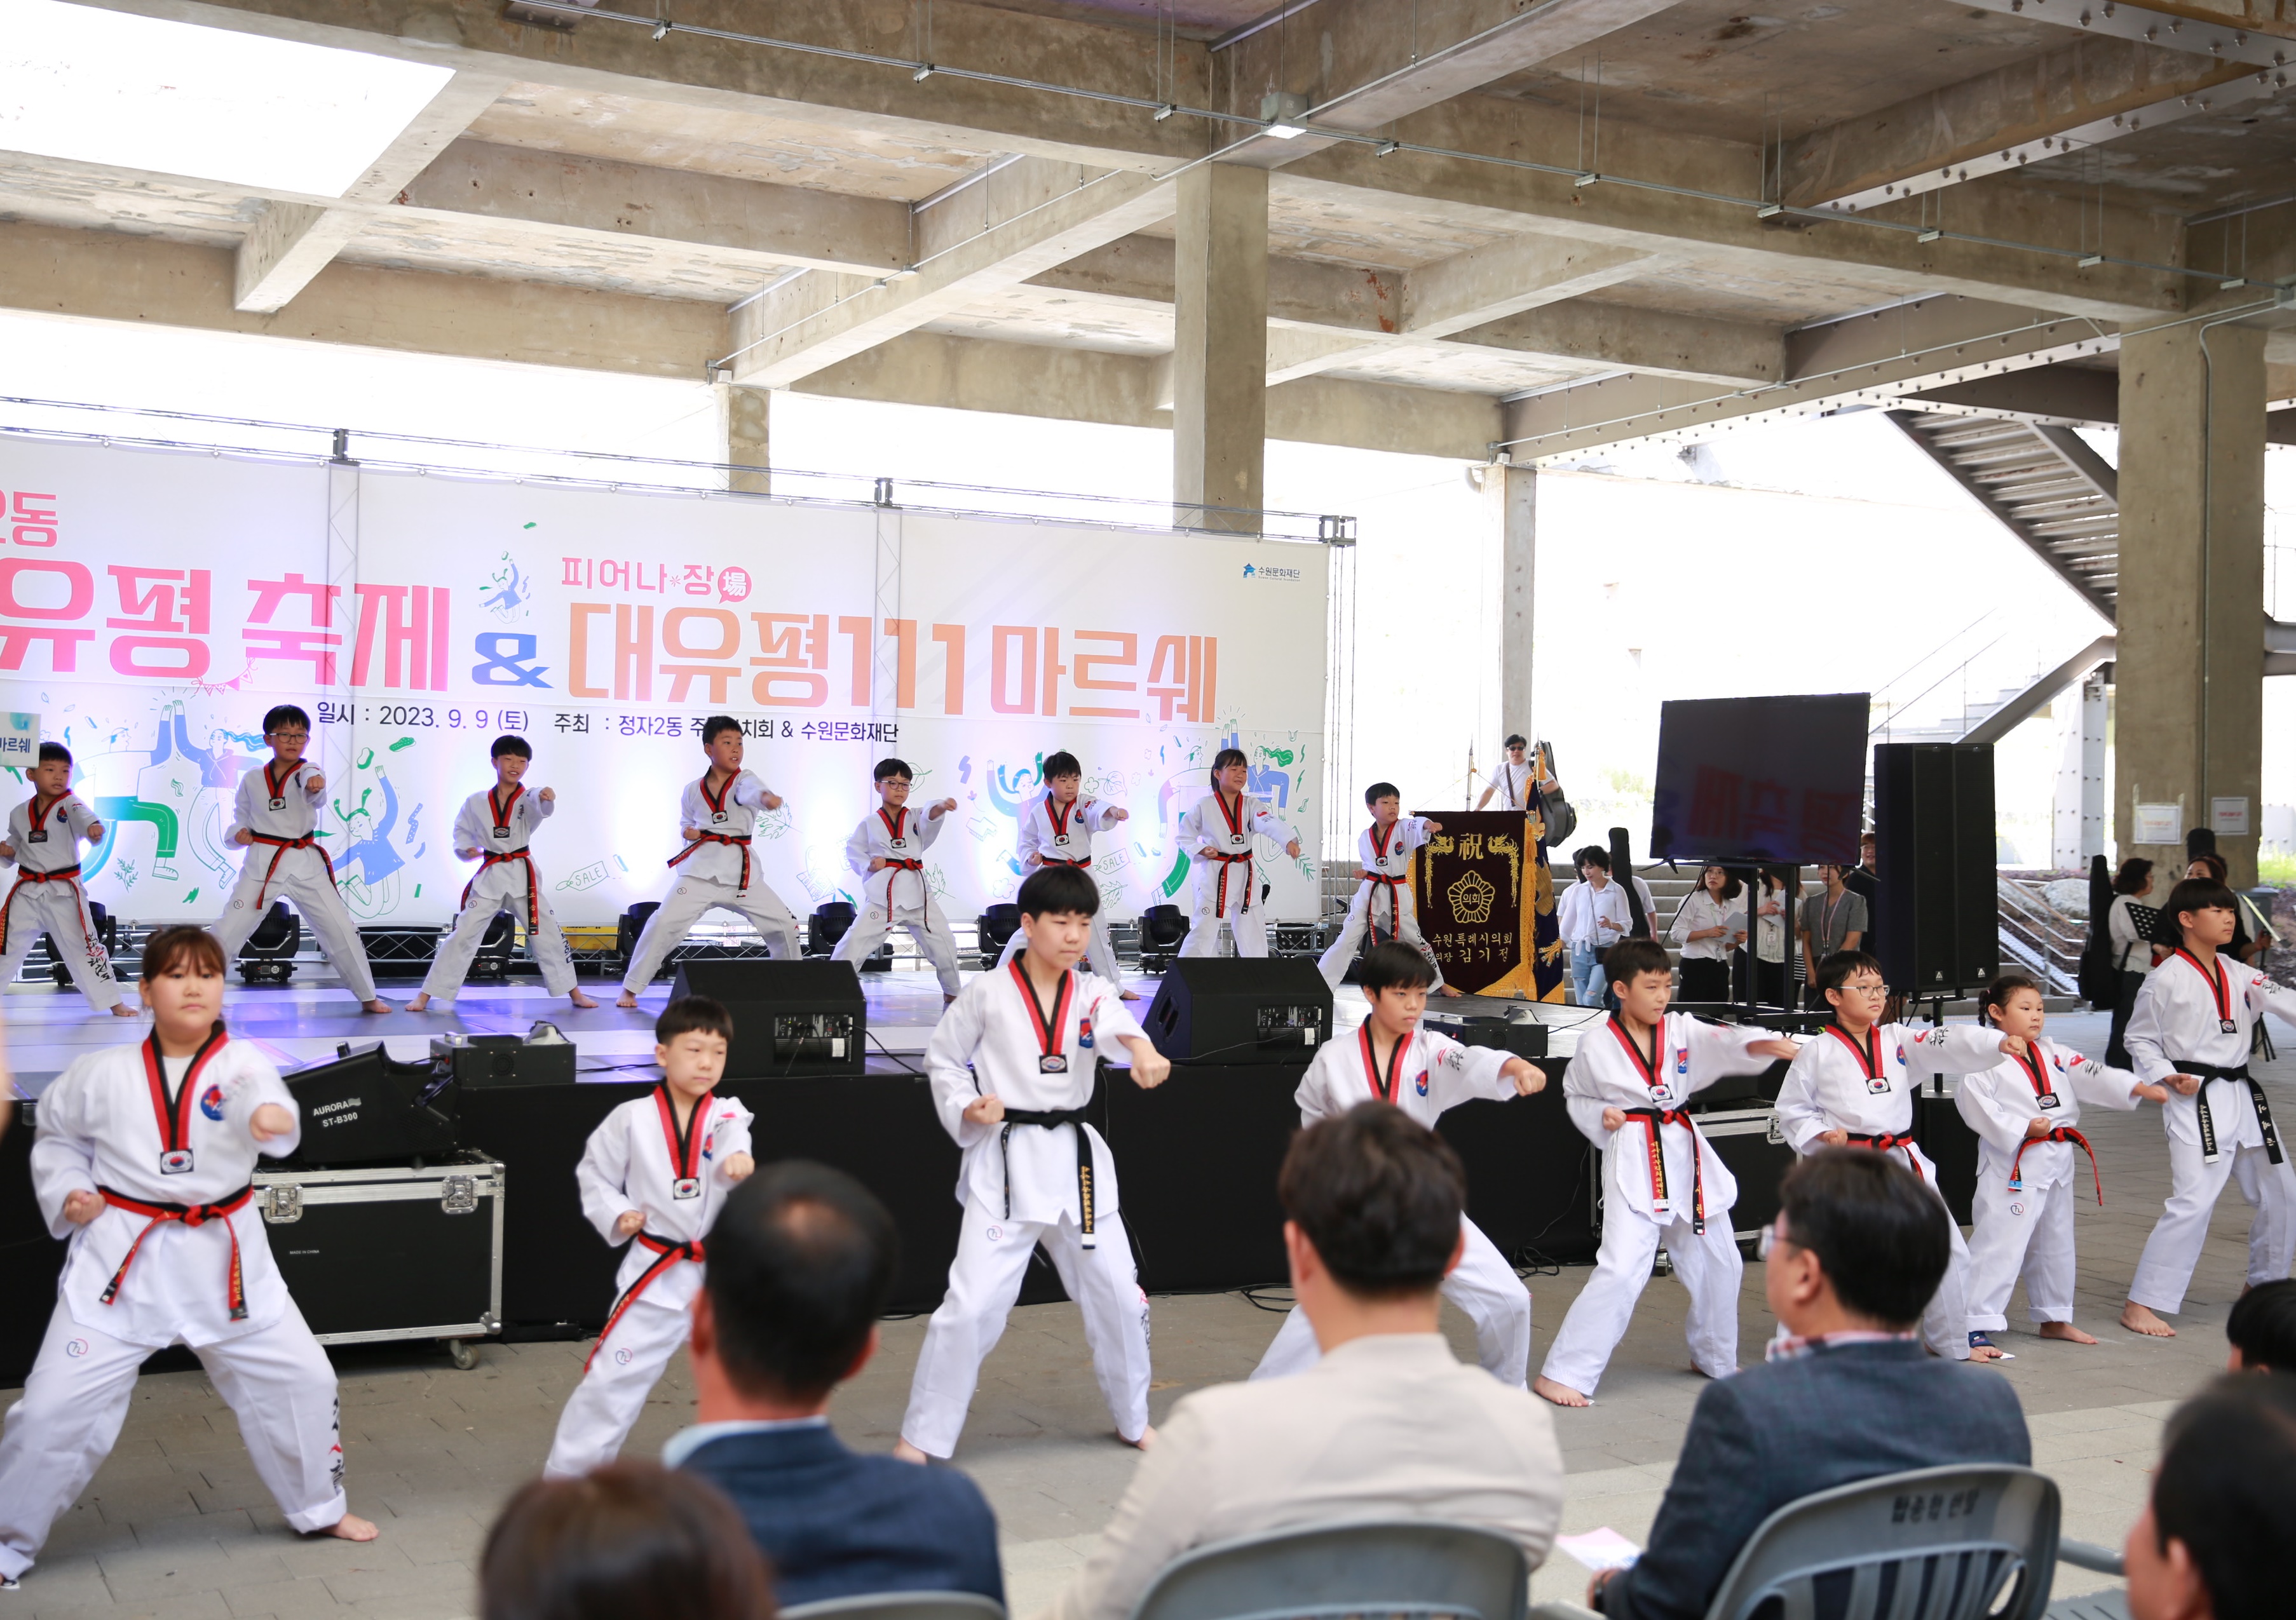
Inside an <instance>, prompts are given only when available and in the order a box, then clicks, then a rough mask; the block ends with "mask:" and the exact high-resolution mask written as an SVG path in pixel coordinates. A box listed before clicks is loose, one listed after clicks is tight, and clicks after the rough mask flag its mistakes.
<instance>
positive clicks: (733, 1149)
mask: <svg viewBox="0 0 2296 1620" xmlns="http://www.w3.org/2000/svg"><path fill="white" fill-rule="evenodd" d="M750 1118H751V1116H750V1110H749V1109H746V1108H743V1107H742V1105H741V1104H740V1103H738V1102H736V1101H734V1099H732V1098H731V1097H720V1096H718V1095H717V1093H716V1092H711V1093H709V1095H708V1096H706V1097H703V1098H701V1099H700V1100H697V1101H696V1102H695V1103H694V1105H693V1113H692V1114H691V1115H689V1116H688V1117H687V1122H686V1123H687V1129H686V1131H685V1133H684V1140H683V1141H681V1140H680V1139H679V1138H680V1133H679V1132H678V1130H677V1125H676V1120H677V1116H676V1110H675V1109H674V1108H673V1107H672V1104H671V1099H670V1095H669V1087H668V1084H667V1083H662V1084H656V1085H655V1087H654V1088H653V1090H652V1091H651V1092H647V1093H646V1094H645V1095H644V1096H643V1097H634V1098H632V1099H631V1100H629V1101H627V1102H625V1103H623V1104H622V1105H621V1106H620V1107H619V1108H618V1109H615V1110H614V1111H613V1112H612V1113H611V1114H609V1115H607V1116H606V1117H605V1118H604V1119H603V1121H602V1122H600V1124H599V1125H598V1128H597V1129H596V1130H594V1131H593V1132H591V1133H590V1141H589V1142H588V1144H587V1145H586V1146H585V1147H584V1148H583V1150H582V1162H581V1163H580V1164H578V1165H577V1166H575V1168H574V1180H575V1182H576V1184H577V1185H578V1186H579V1187H580V1189H581V1190H582V1213H583V1215H586V1217H588V1219H589V1222H590V1224H591V1225H593V1226H594V1227H596V1228H597V1229H598V1235H599V1236H600V1237H602V1238H603V1239H605V1240H606V1241H607V1242H608V1243H610V1244H612V1245H614V1246H616V1247H618V1248H619V1247H620V1246H622V1245H625V1244H627V1246H628V1252H627V1253H626V1254H625V1255H623V1256H622V1265H621V1270H620V1271H619V1272H617V1273H615V1277H614V1289H615V1292H616V1293H617V1294H621V1295H627V1293H628V1292H629V1290H630V1289H631V1287H632V1286H633V1285H634V1284H635V1283H636V1282H637V1280H639V1279H640V1278H641V1277H643V1276H644V1275H645V1273H646V1272H648V1271H649V1270H652V1268H653V1267H654V1266H656V1265H657V1264H660V1263H661V1262H662V1260H663V1258H664V1256H663V1252H662V1249H661V1248H656V1247H654V1246H652V1245H649V1244H646V1243H644V1242H642V1241H640V1240H638V1239H636V1238H632V1237H625V1236H624V1235H622V1234H621V1233H619V1232H618V1231H615V1230H614V1223H615V1222H617V1221H619V1219H621V1217H622V1215H623V1214H624V1213H625V1212H626V1211H628V1210H632V1209H635V1210H636V1211H638V1212H639V1213H640V1214H641V1215H644V1216H645V1225H644V1227H642V1228H641V1229H640V1230H641V1231H644V1233H646V1234H647V1235H648V1236H651V1237H652V1238H655V1239H659V1240H662V1241H663V1242H664V1243H666V1244H667V1245H668V1246H670V1247H671V1248H676V1246H677V1245H680V1244H687V1243H696V1242H699V1241H701V1239H702V1238H703V1237H705V1236H706V1235H707V1234H708V1232H709V1228H710V1226H711V1225H712V1224H713V1223H715V1222H716V1221H717V1212H718V1210H719V1209H721V1208H723V1207H725V1203H726V1194H727V1193H728V1192H730V1191H732V1190H733V1189H734V1185H735V1183H734V1182H730V1181H727V1180H726V1160H727V1159H729V1158H732V1157H733V1156H734V1154H736V1153H749V1152H750ZM681 1189H690V1190H689V1191H688V1192H687V1196H685V1197H684V1198H680V1197H678V1196H677V1194H678V1192H679V1190H681ZM700 1292H701V1267H700V1266H698V1265H677V1264H668V1265H664V1266H663V1267H662V1270H661V1272H660V1275H658V1276H656V1277H655V1279H654V1280H653V1281H652V1283H650V1284H649V1285H648V1286H647V1288H646V1289H645V1293H644V1297H645V1298H646V1299H647V1300H648V1301H649V1302H650V1303H652V1304H654V1305H667V1306H668V1308H669V1309H671V1310H673V1311H682V1310H684V1309H685V1307H686V1306H687V1305H691V1304H693V1297H694V1295H696V1294H698V1293H700Z"/></svg>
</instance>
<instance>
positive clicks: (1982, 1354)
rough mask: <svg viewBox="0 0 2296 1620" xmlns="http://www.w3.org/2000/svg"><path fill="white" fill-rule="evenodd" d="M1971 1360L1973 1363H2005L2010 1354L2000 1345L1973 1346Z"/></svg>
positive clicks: (1970, 1351) (1970, 1349)
mask: <svg viewBox="0 0 2296 1620" xmlns="http://www.w3.org/2000/svg"><path fill="white" fill-rule="evenodd" d="M1969 1359H1970V1360H1971V1361H1972V1362H2005V1361H2007V1360H2008V1359H2009V1353H2008V1352H2007V1351H2006V1350H2004V1349H2003V1348H2002V1347H2001V1346H1998V1345H1972V1346H1970V1347H1969Z"/></svg>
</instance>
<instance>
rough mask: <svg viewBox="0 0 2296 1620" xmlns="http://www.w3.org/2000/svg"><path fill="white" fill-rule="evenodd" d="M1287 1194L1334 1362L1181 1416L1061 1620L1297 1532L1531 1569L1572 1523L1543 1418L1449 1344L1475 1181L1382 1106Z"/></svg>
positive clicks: (1095, 1619)
mask: <svg viewBox="0 0 2296 1620" xmlns="http://www.w3.org/2000/svg"><path fill="white" fill-rule="evenodd" d="M1278 1190H1279V1192H1280V1193H1281V1195H1282V1197H1283V1209H1284V1213H1285V1214H1286V1215H1288V1216H1290V1217H1291V1218H1290V1219H1288V1220H1287V1221H1285V1222H1284V1223H1283V1241H1284V1247H1285V1248H1286V1250H1287V1251H1288V1252H1289V1254H1290V1256H1291V1261H1292V1289H1293V1291H1294V1292H1295V1293H1296V1294H1297V1295H1298V1297H1299V1301H1300V1309H1301V1310H1302V1311H1304V1312H1305V1313H1307V1316H1308V1321H1309V1322H1310V1323H1311V1324H1312V1325H1313V1326H1314V1328H1315V1330H1316V1341H1317V1343H1318V1344H1320V1345H1321V1346H1322V1347H1323V1352H1324V1354H1323V1359H1322V1360H1321V1361H1319V1362H1316V1364H1315V1365H1314V1366H1313V1367H1312V1368H1309V1369H1308V1370H1305V1371H1303V1372H1300V1373H1298V1374H1296V1375H1294V1376H1292V1377H1290V1378H1283V1379H1265V1380H1262V1381H1261V1382H1259V1383H1253V1384H1224V1385H1221V1386H1219V1387H1216V1388H1212V1389H1207V1390H1203V1391H1201V1392H1200V1393H1198V1394H1195V1395H1190V1396H1188V1397H1187V1398H1186V1399H1185V1400H1184V1401H1182V1402H1181V1403H1179V1404H1178V1405H1177V1406H1176V1407H1174V1408H1173V1409H1172V1415H1171V1417H1170V1418H1169V1420H1166V1422H1165V1423H1164V1424H1163V1426H1162V1427H1161V1428H1160V1429H1159V1431H1158V1433H1157V1438H1156V1444H1155V1447H1154V1449H1153V1450H1152V1451H1150V1452H1148V1454H1147V1455H1146V1456H1145V1457H1144V1458H1143V1459H1142V1460H1141V1462H1140V1467H1139V1469H1138V1471H1137V1472H1136V1473H1135V1474H1134V1475H1133V1477H1132V1485H1131V1487H1130V1488H1129V1489H1128V1490H1127V1491H1126V1492H1125V1493H1124V1500H1123V1501H1120V1502H1119V1503H1118V1504H1117V1509H1116V1514H1115V1517H1114V1518H1111V1519H1110V1520H1109V1524H1108V1528H1107V1529H1106V1530H1105V1531H1103V1533H1102V1534H1101V1540H1100V1546H1099V1547H1098V1548H1097V1549H1096V1550H1095V1551H1094V1553H1093V1555H1092V1559H1091V1560H1090V1561H1089V1562H1088V1563H1087V1565H1086V1566H1085V1567H1084V1571H1083V1573H1082V1574H1081V1575H1079V1576H1078V1578H1077V1580H1076V1581H1075V1582H1074V1583H1072V1584H1070V1587H1069V1589H1068V1590H1067V1591H1065V1592H1063V1593H1062V1594H1061V1597H1060V1598H1059V1600H1057V1601H1056V1602H1055V1603H1054V1606H1053V1608H1052V1610H1051V1613H1050V1616H1049V1617H1048V1620H1125V1617H1126V1616H1128V1615H1129V1614H1130V1613H1131V1611H1132V1608H1133V1607H1134V1605H1135V1604H1136V1602H1137V1601H1138V1600H1139V1599H1140V1596H1141V1594H1142V1593H1143V1592H1144V1591H1146V1590H1147V1588H1148V1585H1149V1583H1151V1582H1152V1581H1153V1580H1154V1579H1155V1577H1156V1575H1157V1572H1158V1571H1160V1570H1161V1569H1162V1568H1163V1567H1164V1566H1165V1565H1167V1564H1169V1563H1170V1562H1171V1561H1172V1560H1173V1559H1176V1558H1177V1557H1179V1556H1180V1555H1181V1554H1182V1553H1184V1552H1186V1551H1188V1550H1191V1549H1192V1548H1195V1547H1201V1546H1206V1545H1209V1544H1210V1543H1211V1542H1225V1541H1230V1540H1233V1539H1234V1538H1235V1537H1237V1536H1242V1535H1255V1534H1263V1533H1265V1532H1267V1531H1272V1530H1280V1529H1284V1528H1288V1527H1292V1526H1309V1525H1328V1524H1333V1523H1344V1522H1346V1521H1349V1520H1351V1519H1352V1520H1373V1519H1385V1520H1393V1519H1440V1520H1445V1521H1447V1522H1450V1523H1454V1524H1467V1525H1479V1526H1485V1527H1488V1528H1489V1529H1492V1530H1496V1531H1497V1532H1499V1533H1500V1534H1504V1535H1507V1536H1511V1537H1513V1539H1514V1540H1515V1541H1516V1542H1519V1543H1520V1544H1521V1547H1522V1550H1523V1551H1524V1553H1525V1554H1526V1555H1527V1556H1528V1557H1529V1560H1530V1563H1531V1567H1533V1568H1536V1567H1538V1565H1539V1564H1540V1563H1541V1562H1542V1561H1544V1560H1545V1559H1546V1550H1547V1548H1548V1547H1549V1546H1550V1545H1551V1544H1552V1543H1553V1542H1554V1531H1555V1526H1556V1524H1557V1522H1558V1521H1559V1520H1560V1519H1561V1518H1562V1451H1561V1449H1560V1447H1558V1446H1557V1444H1555V1439H1554V1420H1553V1418H1552V1417H1551V1415H1550V1414H1549V1413H1548V1412H1547V1411H1546V1407H1545V1406H1544V1405H1542V1404H1541V1403H1539V1402H1538V1401H1537V1400H1535V1399H1533V1398H1532V1397H1531V1396H1530V1395H1528V1394H1526V1393H1525V1392H1524V1391H1523V1390H1521V1389H1520V1388H1515V1389H1509V1388H1507V1387H1505V1386H1504V1385H1502V1384H1501V1383H1499V1381H1498V1380H1497V1379H1494V1378H1492V1377H1491V1376H1490V1375H1489V1374H1488V1373H1487V1372H1484V1371H1482V1370H1480V1368H1475V1367H1469V1366H1463V1365H1461V1364H1460V1363H1459V1362H1458V1361H1456V1359H1455V1358H1454V1357H1453V1356H1452V1354H1451V1347H1450V1346H1449V1345H1448V1344H1447V1343H1446V1342H1445V1340H1444V1338H1443V1336H1442V1335H1441V1333H1440V1332H1439V1331H1438V1330H1437V1327H1436V1312H1437V1309H1438V1304H1439V1299H1438V1296H1437V1293H1436V1289H1438V1288H1439V1286H1440V1285H1441V1283H1442V1281H1443V1278H1444V1275H1445V1273H1447V1272H1448V1271H1449V1270H1450V1269H1451V1267H1452V1266H1454V1265H1456V1264H1458V1260H1459V1255H1460V1250H1461V1247H1462V1244H1463V1243H1464V1239H1463V1237H1462V1236H1461V1231H1460V1225H1459V1220H1460V1214H1461V1208H1462V1206H1463V1205H1464V1201H1465V1193H1466V1178H1465V1174H1464V1172H1463V1171H1462V1170H1461V1168H1460V1166H1459V1161H1458V1158H1457V1157H1456V1155H1455V1154H1454V1153H1453V1152H1452V1151H1451V1150H1450V1148H1449V1146H1448V1145H1447V1144H1446V1143H1445V1142H1444V1141H1442V1140H1441V1139H1440V1138H1439V1137H1438V1136H1436V1135H1435V1134H1434V1133H1432V1132H1431V1131H1429V1130H1427V1129H1425V1128H1424V1127H1423V1126H1421V1125H1417V1124H1415V1123H1414V1122H1413V1121H1412V1120H1410V1119H1409V1118H1407V1117H1406V1116H1405V1115H1404V1114H1403V1113H1402V1112H1401V1111H1400V1110H1398V1109H1395V1108H1392V1107H1390V1106H1389V1105H1388V1104H1386V1103H1381V1102H1366V1103H1365V1104H1363V1105H1362V1106H1360V1107H1358V1108H1357V1109H1353V1110H1352V1111H1350V1112H1349V1113H1347V1114H1343V1115H1341V1116H1340V1117H1336V1118H1332V1119H1325V1120H1323V1121H1321V1122H1319V1123H1317V1124H1316V1125H1311V1126H1309V1127H1308V1129H1307V1130H1304V1131H1302V1132H1300V1134H1299V1135H1298V1136H1296V1137H1294V1138H1293V1139H1292V1150H1291V1151H1290V1152H1289V1153H1288V1154H1286V1155H1285V1156H1284V1160H1283V1174H1282V1178H1281V1181H1280V1182H1279V1184H1278Z"/></svg>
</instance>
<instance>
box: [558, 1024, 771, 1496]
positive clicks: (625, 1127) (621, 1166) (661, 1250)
mask: <svg viewBox="0 0 2296 1620" xmlns="http://www.w3.org/2000/svg"><path fill="white" fill-rule="evenodd" d="M733 1035H734V1020H733V1019H732V1018H731V1017H730V1016H728V1014H727V1013H726V1009H725V1008H724V1007H722V1006H720V1005H719V1004H718V1003H717V1002H713V1001H711V1000H709V998H708V997H706V996H700V995H689V996H685V997H682V998H680V999H679V1000H677V1001H674V1002H670V1004H669V1005H668V1006H667V1007H665V1008H663V1009H662V1010H661V1017H660V1018H659V1019H655V1020H654V1026H653V1038H654V1048H653V1060H654V1061H655V1062H656V1063H658V1064H660V1066H661V1081H660V1084H657V1085H656V1086H655V1087H654V1088H653V1090H652V1092H648V1093H647V1094H646V1095H645V1096H643V1097H638V1098H634V1099H632V1100H630V1101H628V1102H625V1103H624V1104H622V1105H621V1107H619V1108H618V1109H615V1110H614V1111H613V1112H612V1113H611V1114H609V1115H607V1116H606V1117H605V1120H604V1122H603V1124H601V1125H599V1126H598V1128H597V1129H596V1130H595V1131H593V1132H592V1133H590V1141H589V1145H588V1146H587V1147H586V1148H584V1149H583V1150H582V1162H581V1164H580V1165H578V1166H576V1168H575V1171H574V1179H575V1180H576V1182H578V1183H579V1185H580V1186H581V1189H582V1213H583V1214H584V1215H587V1216H589V1217H590V1224H591V1225H593V1226H594V1227H596V1228H597V1229H598V1234H599V1236H601V1237H603V1238H604V1239H605V1240H606V1241H607V1242H608V1243H610V1244H613V1245H615V1246H617V1247H619V1246H620V1245H622V1244H625V1243H627V1244H628V1245H629V1252H628V1253H627V1254H626V1255H624V1256H622V1269H621V1271H620V1272H619V1274H618V1275H617V1276H616V1278H615V1287H616V1288H617V1289H619V1297H617V1298H616V1299H615V1301H614V1308H613V1310H612V1311H611V1313H608V1315H607V1317H606V1325H605V1327H604V1329H603V1330H602V1331H601V1332H600V1333H599V1335H598V1342H597V1343H596V1344H595V1345H594V1346H591V1349H590V1356H589V1359H588V1360H587V1361H586V1362H583V1364H582V1381H581V1383H579V1384H578V1385H577V1386H575V1389H574V1393H573V1395H571V1396H570V1397H569V1398H568V1400H567V1402H566V1410H565V1411H562V1412H561V1413H560V1414H559V1417H558V1436H557V1438H556V1439H555V1440H553V1442H552V1443H551V1446H550V1460H549V1461H548V1462H546V1463H545V1464H544V1465H543V1469H542V1471H543V1473H544V1474H545V1475H546V1476H548V1477H552V1478H565V1477H570V1476H572V1475H577V1474H586V1473H588V1472H589V1471H590V1470H591V1469H594V1468H596V1467H598V1466H599V1465H600V1464H601V1463H606V1462H611V1461H612V1460H614V1458H615V1457H616V1455H617V1454H619V1452H620V1451H621V1449H622V1442H623V1441H624V1440H625V1439H627V1437H628V1436H629V1432H630V1426H631V1425H632V1424H634V1423H635V1422H636V1421H637V1420H638V1413H639V1412H640V1411H643V1410H644V1407H645V1398H646V1395H647V1392H648V1391H650V1390H652V1388H653V1387H654V1381H655V1380H656V1379H659V1378H660V1377H661V1370H662V1369H663V1368H664V1367H666V1366H668V1364H669V1358H670V1357H671V1356H673V1355H675V1354H677V1347H678V1346H680V1345H682V1344H684V1343H685V1329H686V1318H687V1308H688V1307H689V1306H690V1305H693V1297H694V1296H695V1295H696V1294H698V1293H700V1292H701V1268H702V1264H703V1243H702V1240H703V1239H704V1238H706V1237H707V1236H708V1235H709V1225H710V1223H711V1222H713V1221H715V1220H716V1219H717V1211H718V1209H719V1208H720V1207H722V1206H723V1205H724V1204H725V1202H726V1194H727V1193H728V1192H730V1191H731V1190H733V1188H734V1183H736V1182H740V1181H742V1179H743V1178H744V1177H746V1176H747V1175H748V1174H750V1171H752V1170H754V1169H755V1168H757V1161H756V1160H754V1159H753V1158H750V1110H749V1109H745V1108H743V1107H742V1105H741V1104H740V1103H738V1102H736V1101H734V1100H733V1099H732V1098H730V1097H720V1096H718V1095H717V1077H718V1076H720V1075H722V1074H724V1073H725V1071H726V1046H727V1043H729V1042H731V1040H732V1039H733Z"/></svg>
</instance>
